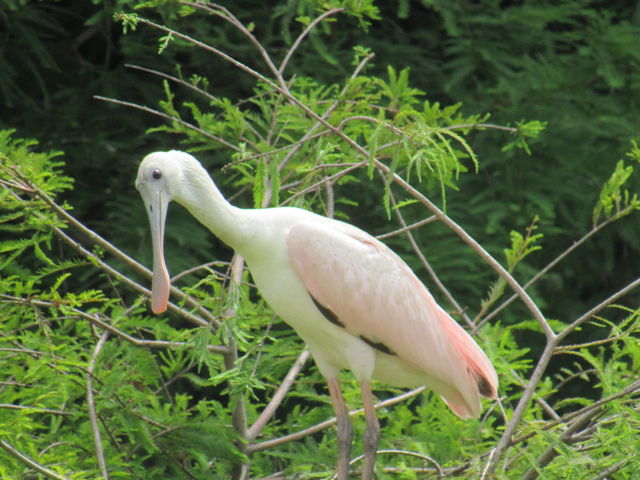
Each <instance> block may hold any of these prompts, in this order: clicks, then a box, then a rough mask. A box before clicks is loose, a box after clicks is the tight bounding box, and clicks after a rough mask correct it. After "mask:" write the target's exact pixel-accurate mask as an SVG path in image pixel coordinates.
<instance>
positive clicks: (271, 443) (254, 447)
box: [246, 387, 426, 454]
mask: <svg viewBox="0 0 640 480" xmlns="http://www.w3.org/2000/svg"><path fill="white" fill-rule="evenodd" d="M425 390H426V387H419V388H416V389H414V390H411V391H409V392H405V393H403V394H402V395H398V396H397V397H392V398H388V399H386V400H384V401H382V402H378V403H376V404H375V405H374V407H375V408H376V409H378V408H384V407H389V406H391V405H395V404H396V403H400V402H403V401H405V400H407V399H409V398H411V397H415V396H416V395H419V394H420V393H422V392H424V391H425ZM363 411H364V410H363V409H362V408H359V409H357V410H351V411H350V412H349V416H350V417H353V416H355V415H359V414H360V413H362V412H363ZM335 423H336V417H332V418H330V419H329V420H325V421H324V422H321V423H318V424H316V425H314V426H312V427H309V428H306V429H304V430H300V431H299V432H296V433H292V434H289V435H285V436H283V437H280V438H275V439H273V440H267V441H264V442H261V443H253V444H250V445H248V446H247V450H246V452H247V453H248V454H251V453H255V452H259V451H261V450H266V449H268V448H272V447H275V446H277V445H282V444H283V443H287V442H292V441H295V440H299V439H301V438H304V437H306V436H308V435H311V434H313V433H316V432H319V431H322V430H324V429H325V428H329V427H331V426H332V425H334V424H335Z"/></svg>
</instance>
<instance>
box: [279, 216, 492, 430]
mask: <svg viewBox="0 0 640 480" xmlns="http://www.w3.org/2000/svg"><path fill="white" fill-rule="evenodd" d="M287 247H288V250H289V255H290V257H291V261H292V264H293V266H294V269H295V271H296V272H297V274H298V276H299V277H300V279H301V280H302V282H303V283H304V285H305V287H306V288H307V291H308V292H309V294H310V295H311V296H312V297H313V298H314V299H315V301H316V302H318V303H320V304H321V305H322V307H324V308H325V309H328V310H330V311H331V312H332V313H333V314H334V315H335V316H336V317H337V320H338V321H339V322H340V323H341V324H342V325H343V326H344V328H345V329H346V330H347V332H349V333H350V334H352V335H354V336H359V337H361V338H363V339H364V340H365V341H367V343H369V344H370V345H372V346H374V347H375V348H376V349H377V350H379V351H382V352H385V350H386V352H387V354H389V355H393V356H396V357H397V358H398V359H399V360H401V361H402V363H403V365H407V368H408V369H410V370H411V371H416V372H424V374H425V376H424V377H425V381H424V384H426V385H427V386H429V387H431V388H433V389H434V390H435V391H436V392H437V393H439V394H440V395H441V396H442V397H443V398H444V400H445V401H446V402H447V404H448V405H449V406H450V407H451V409H452V410H453V411H454V412H455V413H456V414H457V415H459V416H461V417H463V418H467V417H475V416H478V415H479V413H480V408H481V407H480V395H483V396H486V397H490V398H495V395H496V391H497V388H498V377H497V375H496V373H495V370H494V369H493V366H492V365H491V362H490V361H489V359H488V358H487V357H486V355H485V354H484V352H483V351H482V350H481V349H480V347H478V345H477V344H476V342H475V341H474V340H473V339H472V338H471V336H469V334H468V333H467V332H465V331H464V330H463V329H462V328H461V327H460V326H459V325H458V324H457V323H456V322H455V321H454V320H453V319H452V318H451V317H450V316H449V315H448V314H447V313H446V312H445V311H444V310H443V309H442V308H441V307H440V306H439V305H438V304H437V303H436V301H435V300H434V298H433V297H432V296H431V294H430V293H429V291H428V290H427V288H426V287H425V286H424V285H423V284H422V282H420V280H419V279H418V278H417V277H416V276H415V274H414V273H413V272H412V271H411V269H410V268H409V267H408V266H407V265H406V264H405V263H404V262H403V261H402V260H401V259H400V257H398V256H397V255H396V254H395V253H393V252H392V251H391V250H390V249H389V248H387V247H386V246H385V245H384V244H382V243H381V242H379V241H378V240H376V239H375V238H373V237H371V236H370V235H369V234H367V233H365V232H363V231H362V230H359V229H357V228H355V227H352V226H350V225H347V224H343V223H341V222H330V221H327V222H322V223H321V222H300V223H298V224H296V225H294V226H293V227H292V228H291V230H290V232H289V234H288V236H287Z"/></svg>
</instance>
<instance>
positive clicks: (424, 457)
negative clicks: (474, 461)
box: [333, 450, 443, 478]
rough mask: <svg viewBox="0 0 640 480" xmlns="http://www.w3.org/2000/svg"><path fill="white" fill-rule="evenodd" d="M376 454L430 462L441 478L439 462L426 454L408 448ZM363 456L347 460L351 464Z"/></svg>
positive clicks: (380, 451) (377, 453) (382, 451)
mask: <svg viewBox="0 0 640 480" xmlns="http://www.w3.org/2000/svg"><path fill="white" fill-rule="evenodd" d="M376 455H404V456H408V457H415V458H419V459H420V460H422V461H424V462H427V463H430V464H432V465H433V466H434V467H435V471H436V473H437V475H438V478H443V471H442V467H441V466H440V464H439V463H438V462H437V461H435V460H434V459H433V458H431V457H429V456H427V455H423V454H422V453H418V452H410V451H408V450H378V451H377V452H376ZM363 458H364V455H358V456H357V457H356V458H354V459H353V460H351V461H350V462H349V465H353V464H354V463H356V462H358V461H360V460H362V459H363ZM333 478H336V477H335V476H334V477H333Z"/></svg>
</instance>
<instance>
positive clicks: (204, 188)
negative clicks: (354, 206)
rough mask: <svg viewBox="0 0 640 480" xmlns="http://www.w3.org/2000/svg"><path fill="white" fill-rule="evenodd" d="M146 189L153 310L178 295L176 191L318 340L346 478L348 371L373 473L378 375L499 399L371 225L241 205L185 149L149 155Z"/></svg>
mask: <svg viewBox="0 0 640 480" xmlns="http://www.w3.org/2000/svg"><path fill="white" fill-rule="evenodd" d="M136 187H137V188H138V189H139V190H140V193H141V195H142V197H143V200H144V202H145V205H146V208H147V213H148V215H149V220H150V224H151V229H152V239H153V245H154V276H153V286H152V292H153V293H152V308H153V310H154V312H156V313H160V312H162V311H164V310H165V309H166V305H167V302H168V297H169V276H168V272H167V270H166V267H165V264H164V258H163V246H162V244H163V235H164V221H165V217H166V211H167V206H168V204H169V201H171V200H175V201H177V202H178V203H181V204H182V205H183V206H185V207H186V208H187V209H188V210H189V211H190V212H191V213H192V214H193V215H194V216H195V217H196V218H197V219H198V220H199V221H200V222H201V223H202V224H203V225H205V226H206V227H207V228H209V229H210V230H211V231H212V232H213V233H214V234H215V235H216V236H218V237H219V238H220V239H221V240H223V241H224V242H225V243H227V244H228V245H230V246H231V247H233V248H234V249H235V250H236V251H238V252H239V253H240V254H241V255H242V256H243V257H244V258H245V260H246V262H247V265H248V267H249V270H250V271H251V274H252V276H253V279H254V281H255V283H256V285H257V286H258V289H259V290H260V292H261V294H262V295H263V297H264V298H265V300H266V301H267V303H268V304H269V305H270V306H271V308H273V310H274V311H275V312H276V313H277V314H278V315H279V316H280V317H281V318H282V319H283V320H284V321H286V322H287V323H288V324H289V325H291V326H292V327H293V328H294V329H295V330H296V332H297V333H298V334H299V335H300V336H301V337H302V339H303V340H304V341H305V342H306V343H307V345H308V346H309V349H310V350H311V353H312V355H313V357H314V359H315V361H316V364H317V365H318V367H319V368H320V371H321V372H322V374H323V375H324V376H325V377H326V378H327V381H328V383H329V391H330V394H331V396H332V401H333V404H334V408H335V409H336V416H337V419H338V440H339V446H340V454H339V461H338V476H339V478H340V479H346V478H347V476H348V457H349V448H350V445H351V438H350V437H351V427H350V424H348V421H349V420H348V416H347V415H346V413H345V412H346V409H345V407H344V402H343V400H342V395H341V394H340V391H339V386H338V383H337V382H338V374H339V372H340V370H342V369H349V370H351V371H352V372H353V373H354V375H355V377H356V378H357V379H358V381H359V382H360V384H361V389H362V394H363V403H364V406H365V418H366V421H367V430H366V433H365V463H364V468H363V478H364V479H370V478H372V476H373V468H374V462H375V452H376V449H377V443H378V438H379V427H378V424H377V419H376V418H375V411H374V410H373V399H372V394H371V388H370V380H371V379H372V378H376V379H379V380H382V381H383V382H385V383H389V384H392V385H397V386H406V387H409V386H418V385H426V386H427V387H429V388H431V389H433V390H434V391H436V392H437V393H438V394H440V396H442V398H443V399H444V400H445V401H446V402H447V404H448V405H449V407H450V408H451V409H452V410H453V411H454V412H455V413H456V414H457V415H459V416H460V417H462V418H468V417H476V416H478V415H479V413H480V409H481V405H480V397H481V396H486V397H489V398H495V396H496V391H497V388H498V378H497V375H496V373H495V371H494V369H493V367H492V365H491V363H490V361H489V360H488V358H487V357H486V355H485V354H484V353H483V352H482V350H481V349H480V347H478V345H477V344H476V343H475V341H474V340H473V339H472V338H471V337H470V336H469V335H468V334H467V333H466V332H465V331H464V330H463V329H462V328H461V327H460V326H459V325H458V324H457V323H456V322H455V321H454V320H453V319H452V318H451V317H450V316H449V315H448V314H447V313H446V312H445V311H444V310H443V309H442V308H441V307H440V306H439V305H438V304H437V303H436V302H435V300H434V298H433V296H432V295H431V294H430V293H429V291H428V290H427V289H426V287H425V286H424V285H423V284H422V283H421V282H420V280H419V279H418V278H417V277H416V276H415V274H414V273H413V272H412V271H411V269H410V268H409V267H408V266H407V265H406V264H405V263H404V262H403V261H402V260H401V259H400V257H398V256H397V255H396V254H395V253H393V252H392V251H391V250H390V249H389V248H387V247H386V246H385V245H384V244H382V243H381V242H379V241H378V240H376V239H375V238H373V237H372V236H371V235H369V234H367V233H366V232H364V231H362V230H360V229H358V228H356V227H354V226H352V225H349V224H347V223H344V222H340V221H337V220H333V219H329V218H326V217H323V216H320V215H316V214H314V213H312V212H309V211H306V210H302V209H298V208H285V207H281V208H268V209H239V208H236V207H233V206H232V205H230V204H229V203H228V202H227V201H226V200H225V199H224V197H223V196H222V195H221V193H220V192H219V190H218V189H217V187H216V186H215V184H214V183H213V181H212V180H211V178H210V177H209V175H208V174H207V172H206V171H205V170H204V168H202V166H201V165H200V163H199V162H198V161H197V160H196V159H195V158H193V157H192V156H191V155H189V154H186V153H184V152H178V151H170V152H156V153H152V154H150V155H148V156H147V157H145V159H144V160H143V161H142V163H141V165H140V168H139V170H138V177H137V179H136Z"/></svg>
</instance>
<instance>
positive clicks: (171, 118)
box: [93, 95, 240, 152]
mask: <svg viewBox="0 0 640 480" xmlns="http://www.w3.org/2000/svg"><path fill="white" fill-rule="evenodd" d="M93 98H95V99H96V100H102V101H104V102H110V103H115V104H117V105H123V106H125V107H131V108H135V109H138V110H142V111H143V112H147V113H151V114H153V115H157V116H158V117H161V118H164V119H166V120H169V121H170V122H176V123H179V124H180V125H184V126H185V127H187V128H188V129H190V130H193V131H194V132H197V133H199V134H200V135H203V136H205V137H207V138H209V139H211V140H214V141H215V142H218V143H220V144H221V145H224V146H225V147H227V148H230V149H231V150H234V151H236V152H239V151H240V147H238V146H236V145H234V144H233V143H229V142H227V141H226V140H225V139H224V138H222V137H218V136H217V135H213V134H211V133H209V132H207V131H206V130H203V129H201V128H200V127H196V126H195V125H193V124H192V123H189V122H186V121H184V120H182V119H181V118H178V117H174V116H172V115H169V114H167V113H164V112H161V111H160V110H156V109H154V108H150V107H146V106H144V105H140V104H137V103H133V102H127V101H125V100H118V99H116V98H109V97H103V96H101V95H94V96H93Z"/></svg>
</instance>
